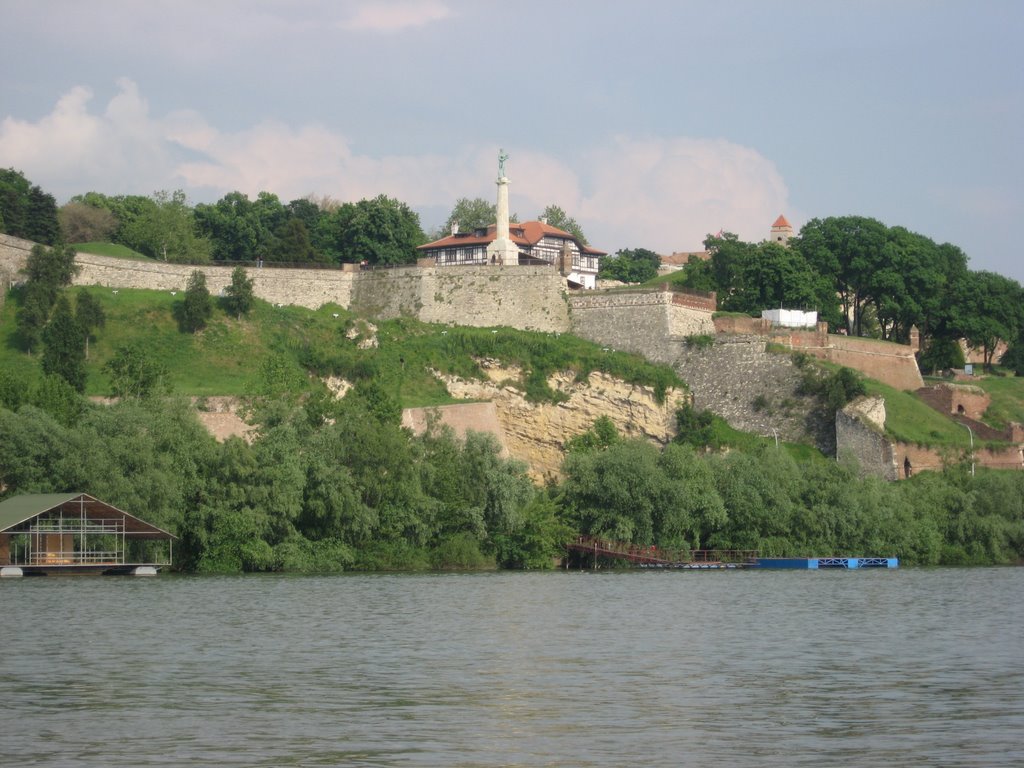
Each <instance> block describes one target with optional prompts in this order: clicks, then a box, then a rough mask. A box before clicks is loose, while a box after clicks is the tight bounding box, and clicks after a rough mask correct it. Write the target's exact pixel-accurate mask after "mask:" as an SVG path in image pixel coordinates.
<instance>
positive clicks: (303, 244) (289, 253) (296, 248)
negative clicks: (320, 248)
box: [272, 218, 320, 264]
mask: <svg viewBox="0 0 1024 768" xmlns="http://www.w3.org/2000/svg"><path fill="white" fill-rule="evenodd" d="M272 256H273V260H275V261H287V262H293V263H298V264H306V263H310V262H316V261H319V260H320V257H319V254H318V253H317V252H316V250H315V249H314V248H313V244H312V243H311V242H310V239H309V230H307V229H306V224H305V223H304V222H303V221H302V219H298V218H290V219H288V220H287V221H286V222H285V223H284V225H283V226H281V228H280V229H278V230H277V237H276V241H275V246H274V252H273V254H272Z"/></svg>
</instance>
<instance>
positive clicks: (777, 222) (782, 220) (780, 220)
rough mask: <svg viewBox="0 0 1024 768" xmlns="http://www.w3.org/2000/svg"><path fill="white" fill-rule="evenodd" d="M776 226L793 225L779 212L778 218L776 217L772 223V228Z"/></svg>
mask: <svg viewBox="0 0 1024 768" xmlns="http://www.w3.org/2000/svg"><path fill="white" fill-rule="evenodd" d="M776 227H789V228H790V229H792V228H793V226H792V225H791V224H790V223H789V222H788V221H786V217H785V216H783V215H782V214H779V218H777V219H776V220H775V223H774V224H772V229H775V228H776Z"/></svg>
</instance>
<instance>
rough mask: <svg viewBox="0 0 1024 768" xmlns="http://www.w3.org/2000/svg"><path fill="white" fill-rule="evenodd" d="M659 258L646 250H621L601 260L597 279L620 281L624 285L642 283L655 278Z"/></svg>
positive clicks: (659, 261)
mask: <svg viewBox="0 0 1024 768" xmlns="http://www.w3.org/2000/svg"><path fill="white" fill-rule="evenodd" d="M660 265H661V257H660V256H659V255H658V254H656V253H655V252H654V251H650V250H648V249H646V248H623V249H621V250H618V251H616V252H615V254H614V255H613V256H609V257H607V258H603V259H601V268H600V271H599V272H598V277H600V278H602V279H605V280H621V281H622V282H624V283H643V282H646V281H647V280H650V279H651V278H653V277H656V276H657V274H658V267H659V266H660Z"/></svg>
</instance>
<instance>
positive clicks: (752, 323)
mask: <svg viewBox="0 0 1024 768" xmlns="http://www.w3.org/2000/svg"><path fill="white" fill-rule="evenodd" d="M714 323H715V328H716V330H717V331H718V332H719V333H726V334H729V333H733V334H735V333H739V334H756V335H762V336H767V338H768V339H770V340H771V341H772V342H773V343H776V344H781V345H783V346H785V347H789V348H790V349H792V350H793V351H795V352H804V353H806V354H808V355H811V356H813V357H818V358H821V359H822V360H828V361H829V362H832V363H836V364H837V365H844V366H846V367H847V368H852V369H854V370H855V371H860V372H861V373H863V374H864V375H865V376H867V377H869V378H872V379H877V380H878V381H881V382H882V383H884V384H888V385H889V386H891V387H896V388H897V389H903V390H915V389H918V388H920V387H922V386H924V380H923V379H922V378H921V371H920V369H919V368H918V367H917V358H916V357H915V355H914V348H913V347H912V346H910V345H908V344H894V343H893V342H891V341H880V340H878V339H863V338H858V337H854V336H841V335H839V334H829V333H826V332H825V328H826V326H825V324H824V323H819V324H818V329H817V330H814V331H797V330H785V329H782V328H775V329H771V328H770V327H769V326H768V324H767V321H765V320H764V319H763V318H745V317H716V318H715V320H714Z"/></svg>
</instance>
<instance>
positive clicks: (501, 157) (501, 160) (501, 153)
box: [498, 149, 508, 179]
mask: <svg viewBox="0 0 1024 768" xmlns="http://www.w3.org/2000/svg"><path fill="white" fill-rule="evenodd" d="M506 160H508V154H507V153H506V152H505V150H504V149H499V150H498V178H499V179H503V178H505V161H506Z"/></svg>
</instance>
